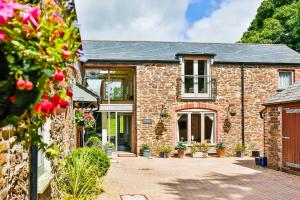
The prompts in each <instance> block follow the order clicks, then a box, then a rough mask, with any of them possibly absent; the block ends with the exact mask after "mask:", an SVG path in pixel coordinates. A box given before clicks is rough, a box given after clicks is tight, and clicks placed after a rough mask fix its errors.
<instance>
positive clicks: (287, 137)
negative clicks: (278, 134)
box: [282, 136, 290, 139]
mask: <svg viewBox="0 0 300 200" xmlns="http://www.w3.org/2000/svg"><path fill="white" fill-rule="evenodd" d="M282 139H290V137H284V136H282Z"/></svg>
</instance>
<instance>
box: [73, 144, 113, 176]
mask: <svg viewBox="0 0 300 200" xmlns="http://www.w3.org/2000/svg"><path fill="white" fill-rule="evenodd" d="M81 155H87V156H88V157H89V159H88V162H89V164H90V165H95V166H97V168H98V173H99V176H104V175H105V174H106V173H107V171H108V169H109V167H110V160H109V158H108V157H107V155H106V154H105V152H103V151H102V150H101V149H99V148H96V147H83V148H79V149H76V150H75V151H73V152H72V153H71V156H69V157H68V158H67V160H68V161H69V162H72V159H70V158H73V157H80V156H81Z"/></svg>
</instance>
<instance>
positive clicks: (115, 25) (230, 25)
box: [75, 0, 262, 42]
mask: <svg viewBox="0 0 300 200" xmlns="http://www.w3.org/2000/svg"><path fill="white" fill-rule="evenodd" d="M197 1H203V0H75V2H76V8H77V14H78V19H79V23H80V24H81V28H80V30H81V36H82V38H83V39H94V40H165V41H182V40H187V41H201V42H236V41H238V40H239V39H240V37H241V36H242V33H243V32H244V31H245V30H246V29H247V28H248V26H249V25H250V22H251V20H252V19H253V18H254V17H255V13H256V10H257V8H258V6H259V4H260V2H261V1H262V0H223V1H222V4H221V6H220V7H219V8H218V9H216V10H214V11H213V12H212V13H211V15H210V16H208V17H205V18H202V19H201V20H199V21H197V22H195V23H194V24H192V26H191V27H188V22H187V21H186V20H187V19H186V15H185V14H186V11H187V9H188V5H189V3H193V2H197ZM205 1H207V0H205ZM209 1H212V3H213V2H216V0H209Z"/></svg>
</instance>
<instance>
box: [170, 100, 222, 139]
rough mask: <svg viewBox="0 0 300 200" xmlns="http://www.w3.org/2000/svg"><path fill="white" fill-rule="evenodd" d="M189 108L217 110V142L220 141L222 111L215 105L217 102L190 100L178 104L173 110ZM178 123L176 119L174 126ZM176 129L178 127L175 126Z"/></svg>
mask: <svg viewBox="0 0 300 200" xmlns="http://www.w3.org/2000/svg"><path fill="white" fill-rule="evenodd" d="M188 109H206V110H211V111H214V112H216V138H217V142H218V141H220V139H221V138H220V134H221V126H222V125H221V120H220V111H221V109H220V108H219V107H218V106H217V105H215V104H211V103H205V102H189V103H184V104H181V105H177V106H175V107H174V108H173V111H174V112H175V113H176V112H178V111H181V110H188ZM176 123H177V122H175V121H174V126H176ZM175 130H176V128H175Z"/></svg>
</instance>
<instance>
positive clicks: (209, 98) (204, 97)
mask: <svg viewBox="0 0 300 200" xmlns="http://www.w3.org/2000/svg"><path fill="white" fill-rule="evenodd" d="M181 99H186V100H188V99H206V100H211V99H214V98H213V97H211V96H202V97H200V96H199V97H187V96H181Z"/></svg>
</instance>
